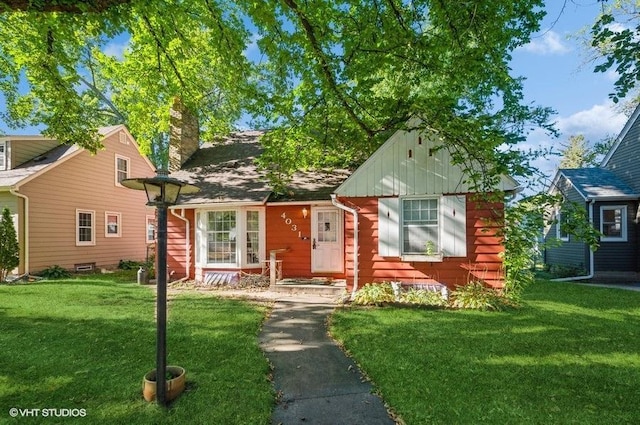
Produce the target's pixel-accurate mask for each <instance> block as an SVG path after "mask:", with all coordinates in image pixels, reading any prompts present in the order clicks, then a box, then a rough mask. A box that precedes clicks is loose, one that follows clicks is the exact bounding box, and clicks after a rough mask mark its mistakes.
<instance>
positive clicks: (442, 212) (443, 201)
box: [378, 194, 468, 262]
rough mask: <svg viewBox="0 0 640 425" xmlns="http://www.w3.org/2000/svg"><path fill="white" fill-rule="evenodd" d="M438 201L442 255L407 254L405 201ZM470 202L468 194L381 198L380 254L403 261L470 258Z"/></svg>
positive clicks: (379, 207)
mask: <svg viewBox="0 0 640 425" xmlns="http://www.w3.org/2000/svg"><path fill="white" fill-rule="evenodd" d="M406 198H409V199H411V198H417V199H428V198H436V199H438V202H439V204H438V214H439V215H438V219H439V222H438V232H439V244H440V246H439V247H437V250H436V251H438V252H434V254H435V255H426V252H425V255H421V254H409V255H407V254H403V253H402V249H403V247H404V241H403V238H404V232H403V227H402V220H403V217H402V215H403V214H404V212H403V210H402V202H401V200H402V199H406ZM466 210H467V202H466V195H465V194H451V195H441V196H428V195H421V196H415V195H412V196H409V197H404V196H403V197H393V198H378V255H380V256H382V257H397V258H400V259H401V260H402V261H427V262H439V261H443V259H444V258H448V257H455V258H466V257H468V252H467V236H468V235H467V230H468V229H467V211H466Z"/></svg>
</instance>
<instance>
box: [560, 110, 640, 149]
mask: <svg viewBox="0 0 640 425" xmlns="http://www.w3.org/2000/svg"><path fill="white" fill-rule="evenodd" d="M614 108H615V106H614V103H613V102H611V101H609V100H608V101H605V102H604V103H601V104H598V105H593V106H592V107H591V108H590V109H585V110H582V111H579V112H576V113H574V114H572V115H570V116H568V117H560V118H558V121H557V127H558V130H559V131H560V132H561V139H565V138H567V139H568V138H569V137H570V136H573V135H576V134H583V135H584V136H585V138H586V139H587V140H588V141H590V142H592V143H593V142H598V141H600V140H602V139H603V138H605V137H607V136H617V135H618V134H619V133H620V131H621V130H622V127H624V125H625V123H626V122H627V120H628V118H627V117H626V116H625V115H624V114H622V113H620V112H617V111H616V110H615V109H614Z"/></svg>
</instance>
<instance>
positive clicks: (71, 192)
mask: <svg viewBox="0 0 640 425" xmlns="http://www.w3.org/2000/svg"><path fill="white" fill-rule="evenodd" d="M119 139H120V136H119V132H116V133H114V134H112V135H111V136H110V137H108V138H107V139H105V140H104V141H103V144H104V149H102V150H99V151H98V152H97V153H96V154H95V155H92V154H90V153H89V152H87V151H82V152H80V153H79V154H77V155H76V156H74V157H73V158H71V159H69V160H67V161H65V162H63V163H61V164H59V165H57V166H56V167H54V168H52V169H50V170H49V171H47V172H45V173H43V174H41V175H40V176H38V177H37V178H34V179H33V180H31V181H29V182H27V183H25V184H24V185H23V186H21V187H20V189H19V190H20V192H21V193H22V194H24V195H26V196H28V197H29V246H30V256H29V260H30V261H29V262H30V271H31V272H36V271H38V270H42V269H44V268H47V267H49V266H52V265H59V266H62V267H64V268H69V269H71V268H73V267H74V265H76V264H82V263H95V264H96V267H111V266H114V265H117V264H118V262H119V260H121V259H123V260H143V259H144V258H145V256H146V246H147V245H146V240H145V236H146V234H145V223H146V216H147V215H150V214H153V209H151V208H148V207H146V206H145V204H146V196H145V194H144V191H135V190H131V189H127V188H124V187H118V186H116V184H115V154H116V153H118V154H119V155H122V156H125V157H128V158H130V174H129V176H130V177H145V176H152V175H153V174H154V172H153V169H152V167H151V166H150V164H149V163H148V162H147V161H146V160H144V159H143V158H142V157H141V156H140V155H139V154H138V152H137V148H136V145H135V144H134V143H128V144H124V143H121V142H120V141H119ZM77 209H82V210H89V211H95V215H94V221H95V224H94V230H95V245H92V246H76V210H77ZM105 212H114V213H120V214H121V235H122V236H121V237H105Z"/></svg>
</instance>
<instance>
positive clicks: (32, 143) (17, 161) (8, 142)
mask: <svg viewBox="0 0 640 425" xmlns="http://www.w3.org/2000/svg"><path fill="white" fill-rule="evenodd" d="M58 144H59V142H58V141H57V140H54V139H49V138H46V137H42V136H6V137H0V171H6V170H11V169H14V168H16V167H19V166H20V165H22V164H24V163H26V162H29V161H31V160H33V159H35V158H37V157H39V156H41V155H43V154H44V153H46V152H48V151H50V150H51V149H53V148H55V147H56V146H58Z"/></svg>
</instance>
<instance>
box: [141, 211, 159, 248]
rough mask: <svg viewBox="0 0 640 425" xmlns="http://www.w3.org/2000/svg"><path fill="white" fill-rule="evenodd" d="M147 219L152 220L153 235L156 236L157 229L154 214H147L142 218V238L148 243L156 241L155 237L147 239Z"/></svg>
mask: <svg viewBox="0 0 640 425" xmlns="http://www.w3.org/2000/svg"><path fill="white" fill-rule="evenodd" d="M149 221H151V222H153V235H154V236H157V234H158V229H157V228H156V227H157V223H156V216H155V215H148V216H146V217H145V219H144V239H145V241H147V243H148V244H151V243H155V242H156V238H155V237H154V238H153V239H149Z"/></svg>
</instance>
